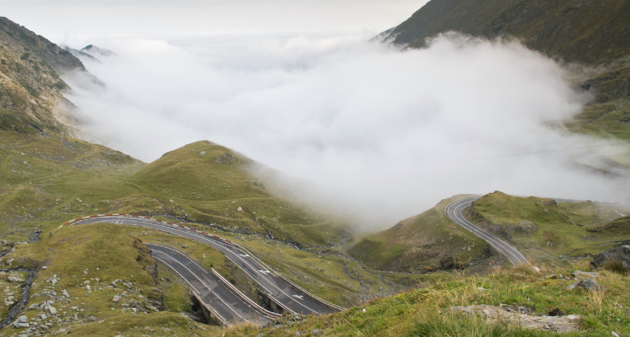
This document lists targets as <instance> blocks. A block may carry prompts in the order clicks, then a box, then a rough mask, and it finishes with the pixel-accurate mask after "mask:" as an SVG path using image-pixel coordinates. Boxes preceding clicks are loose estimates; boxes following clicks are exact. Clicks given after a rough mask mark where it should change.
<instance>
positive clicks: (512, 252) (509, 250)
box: [444, 196, 529, 266]
mask: <svg viewBox="0 0 630 337" xmlns="http://www.w3.org/2000/svg"><path fill="white" fill-rule="evenodd" d="M479 198H481V196H473V197H466V198H462V199H459V200H455V201H453V202H452V203H450V204H448V205H447V206H446V208H445V209H444V212H445V213H446V216H448V218H449V219H451V220H452V221H453V222H454V223H456V224H458V225H460V226H462V227H464V228H465V229H467V230H468V231H470V232H471V233H473V234H475V235H477V236H478V237H480V238H482V239H483V240H485V241H486V242H487V243H489V244H490V245H491V246H492V247H494V248H495V249H496V250H498V251H499V252H500V253H502V254H503V255H505V256H507V258H508V259H509V260H510V262H511V263H512V265H514V266H517V265H520V264H523V263H525V264H529V261H528V260H527V258H526V257H525V255H523V254H521V252H519V251H518V250H517V249H516V248H514V247H512V246H510V245H508V244H507V243H505V241H503V240H501V239H499V238H497V237H496V236H494V235H492V234H490V233H488V232H486V231H484V230H483V229H481V228H479V227H477V226H475V225H474V224H473V223H472V222H470V221H468V220H466V218H464V215H463V214H462V212H463V211H464V210H465V209H466V208H468V207H470V205H472V203H473V201H475V200H477V199H479Z"/></svg>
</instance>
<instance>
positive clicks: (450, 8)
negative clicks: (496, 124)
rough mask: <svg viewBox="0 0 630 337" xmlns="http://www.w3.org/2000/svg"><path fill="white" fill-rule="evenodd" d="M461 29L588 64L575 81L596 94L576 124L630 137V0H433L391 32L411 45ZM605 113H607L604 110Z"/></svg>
mask: <svg viewBox="0 0 630 337" xmlns="http://www.w3.org/2000/svg"><path fill="white" fill-rule="evenodd" d="M449 31H456V32H461V33H465V34H470V35H473V36H478V37H484V38H489V39H494V38H497V37H507V38H511V37H514V38H517V39H519V40H521V41H522V42H523V43H524V44H525V45H526V46H527V47H529V48H530V49H533V50H538V51H540V52H542V53H544V54H546V55H548V56H550V57H554V58H557V59H559V60H562V62H569V63H577V64H580V65H584V66H586V68H585V69H581V70H580V71H579V75H577V76H575V78H574V79H573V81H574V82H575V83H574V85H575V86H576V88H581V90H586V91H590V92H592V93H593V94H594V95H595V100H594V102H593V104H591V105H589V106H587V107H586V108H585V110H584V113H583V114H581V115H579V116H577V118H576V119H575V120H571V121H567V124H568V126H569V128H570V129H571V130H572V131H575V132H588V133H607V134H608V133H612V134H614V135H615V136H617V137H620V138H626V139H627V138H630V132H629V131H628V122H630V120H626V119H624V117H625V116H622V115H623V114H624V112H626V111H625V110H624V108H627V107H628V106H629V105H630V58H629V57H628V55H630V2H628V1H616V0H598V1H593V0H551V1H549V0H475V1H468V0H431V1H429V2H428V3H427V4H426V5H425V6H424V7H422V8H420V9H419V10H418V11H417V12H415V13H414V14H413V15H412V16H411V17H410V18H409V19H407V20H406V21H405V22H403V23H401V24H400V25H399V26H397V27H396V28H395V29H393V30H392V31H391V32H390V33H389V34H385V35H387V36H386V37H381V38H382V39H383V40H384V41H386V42H391V43H394V44H397V45H401V46H407V47H408V48H422V47H425V46H426V45H427V41H428V40H427V39H430V38H432V37H435V36H437V35H438V34H440V33H446V32H449ZM602 117H604V118H602Z"/></svg>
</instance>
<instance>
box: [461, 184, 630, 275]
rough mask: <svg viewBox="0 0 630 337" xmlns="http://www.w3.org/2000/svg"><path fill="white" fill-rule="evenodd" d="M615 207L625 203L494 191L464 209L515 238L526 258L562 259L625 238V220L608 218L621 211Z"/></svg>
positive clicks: (595, 250) (482, 223) (628, 235)
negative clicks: (573, 200) (570, 200)
mask: <svg viewBox="0 0 630 337" xmlns="http://www.w3.org/2000/svg"><path fill="white" fill-rule="evenodd" d="M615 210H617V211H618V212H622V213H623V212H626V211H628V208H627V207H626V208H623V207H608V206H601V205H597V204H595V203H593V202H576V203H562V202H561V203H558V202H556V201H555V200H553V199H544V198H536V197H528V198H522V197H515V196H510V195H507V194H504V193H501V192H494V193H491V194H487V195H485V196H483V197H482V198H481V199H479V200H477V201H475V202H474V203H473V205H472V206H471V207H470V208H469V209H467V210H466V211H465V215H466V217H467V218H468V219H469V220H470V221H472V222H473V223H475V224H476V225H478V226H480V227H482V228H484V229H486V230H488V231H489V232H491V233H493V234H495V235H497V236H498V237H500V238H502V239H504V240H507V241H509V242H511V243H512V244H514V245H515V246H516V248H518V249H519V250H520V251H521V252H523V253H524V254H525V255H526V256H527V257H529V258H530V259H535V260H539V261H541V260H542V261H552V262H554V263H562V261H563V260H565V259H566V258H571V257H573V258H575V257H580V256H587V255H594V254H597V253H599V252H601V251H604V250H607V249H610V248H612V247H613V246H616V245H619V244H620V243H621V242H623V241H624V240H629V239H630V230H628V229H624V224H627V222H625V221H626V220H624V219H620V220H615V221H613V222H610V221H612V220H614V219H616V218H618V217H619V214H618V213H617V212H615ZM560 256H562V258H561V257H560Z"/></svg>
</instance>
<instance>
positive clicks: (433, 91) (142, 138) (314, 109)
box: [66, 34, 627, 226]
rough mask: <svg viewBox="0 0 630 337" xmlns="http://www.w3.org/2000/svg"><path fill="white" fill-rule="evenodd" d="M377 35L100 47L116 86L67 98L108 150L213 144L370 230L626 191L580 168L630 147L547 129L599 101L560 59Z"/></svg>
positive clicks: (460, 42) (143, 154)
mask: <svg viewBox="0 0 630 337" xmlns="http://www.w3.org/2000/svg"><path fill="white" fill-rule="evenodd" d="M369 37H370V36H368V35H340V36H334V37H327V36H321V35H317V34H313V35H300V36H291V35H290V34H277V35H272V34H268V35H264V36H261V35H247V34H242V35H230V36H214V37H205V38H198V37H195V38H191V37H184V38H177V39H173V38H171V39H170V42H166V39H143V38H122V39H115V38H111V37H109V38H102V39H96V40H94V41H91V42H92V43H94V44H95V45H96V46H98V47H101V48H106V49H109V50H112V51H113V52H114V53H115V54H116V55H115V56H112V57H107V58H101V59H100V60H101V62H100V63H96V62H89V60H86V61H85V63H86V67H87V68H88V69H89V71H90V72H92V73H93V74H95V75H96V76H97V77H99V78H100V79H101V80H103V81H104V82H105V83H106V84H107V86H108V89H103V90H95V89H93V88H90V87H85V86H82V85H81V84H80V83H79V82H78V81H79V80H78V79H77V78H72V77H70V78H67V79H66V80H67V82H68V83H69V84H70V85H71V86H72V87H73V88H74V89H75V93H74V94H73V95H71V96H69V98H70V99H71V100H72V101H73V102H74V103H75V104H76V105H77V106H79V108H80V109H81V110H82V111H83V113H84V114H85V115H86V116H84V118H85V119H86V121H87V126H86V129H87V130H89V131H90V132H91V133H92V134H93V135H94V136H95V137H96V138H98V139H101V140H102V141H103V142H104V143H105V144H106V145H108V146H111V147H114V148H116V149H119V150H121V151H124V152H126V153H129V154H131V155H133V156H135V157H137V158H140V159H142V160H144V161H152V160H154V159H156V158H158V157H159V156H161V155H162V154H163V153H164V152H167V151H170V150H172V149H174V148H177V147H179V146H182V145H184V144H186V143H190V142H193V141H197V140H200V139H208V140H211V141H214V142H216V143H219V144H222V145H225V146H228V147H230V148H233V149H235V150H237V151H240V152H242V153H244V154H246V155H247V156H250V157H252V158H254V159H256V160H258V161H260V162H262V163H264V164H267V165H269V166H272V167H274V168H277V169H279V170H282V171H284V172H286V173H289V174H291V175H293V176H296V177H300V178H305V179H307V180H310V181H312V182H314V183H315V185H316V186H318V188H317V189H319V193H317V194H314V195H315V199H317V201H318V202H324V203H327V204H328V205H329V206H333V207H337V208H338V209H341V210H343V211H345V212H348V213H351V214H358V215H361V216H362V219H364V221H365V223H366V224H367V223H369V224H370V225H377V226H391V225H392V223H395V221H398V220H400V219H402V218H405V217H408V216H410V215H413V214H417V213H420V212H421V211H423V210H425V209H427V208H428V207H430V206H432V205H433V204H435V203H436V202H437V201H438V200H440V199H442V198H445V197H449V196H451V195H453V194H458V193H486V192H491V191H494V190H502V191H504V192H506V193H512V194H522V195H538V196H549V197H567V198H583V199H616V198H620V197H621V195H622V192H623V190H622V188H623V187H620V186H619V185H618V183H617V182H615V181H614V180H611V178H610V177H606V176H598V175H594V174H593V173H590V172H588V171H587V170H585V169H584V168H583V167H582V168H580V167H578V166H577V165H575V164H574V162H575V161H576V160H578V159H579V160H580V162H581V163H582V164H586V165H590V164H592V163H594V162H596V161H597V160H598V159H597V156H596V155H595V156H594V155H593V154H592V153H604V154H606V155H612V156H614V154H615V153H626V152H627V149H625V148H622V147H620V146H619V145H614V143H615V142H614V141H610V142H609V141H606V140H603V139H594V138H590V137H586V136H577V135H575V134H569V133H568V132H566V131H564V129H563V128H562V127H560V126H557V124H553V123H549V121H555V120H560V119H565V118H570V117H571V116H573V115H574V114H575V113H577V112H579V111H580V109H581V107H582V104H583V103H584V102H587V101H588V99H589V97H588V96H585V95H583V94H580V93H579V92H576V91H575V90H573V89H572V88H571V87H570V86H569V84H567V82H566V80H565V79H566V78H568V77H569V75H570V74H569V73H568V72H567V71H566V70H565V69H563V68H562V67H561V66H559V65H558V64H557V63H555V62H554V61H552V60H550V59H548V58H546V57H544V56H542V55H541V54H539V53H537V52H532V51H529V50H527V49H526V48H525V47H523V46H522V45H521V44H519V43H518V42H510V41H508V42H505V41H485V40H479V39H473V38H469V37H467V36H461V35H456V34H450V35H447V36H441V37H439V38H437V39H435V40H433V41H432V42H431V44H430V47H429V48H428V49H423V50H410V51H406V52H400V51H399V50H397V49H393V48H391V47H388V46H385V45H382V44H378V43H369V42H366V41H367V40H368V39H369ZM75 47H81V46H75ZM554 125H555V126H554ZM593 158H595V159H594V160H593ZM310 192H311V193H312V192H313V191H312V190H311V191H310ZM300 196H301V197H305V196H306V194H301V195H300ZM311 197H312V195H311Z"/></svg>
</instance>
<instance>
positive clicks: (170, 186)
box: [128, 141, 350, 246]
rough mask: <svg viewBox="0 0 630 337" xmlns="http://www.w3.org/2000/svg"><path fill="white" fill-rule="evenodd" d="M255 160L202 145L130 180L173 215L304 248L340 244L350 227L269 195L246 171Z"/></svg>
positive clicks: (175, 153)
mask: <svg viewBox="0 0 630 337" xmlns="http://www.w3.org/2000/svg"><path fill="white" fill-rule="evenodd" d="M254 165H257V164H256V163H255V162H253V161H252V160H251V159H249V158H247V157H245V156H243V155H241V154H239V153H236V152H234V151H232V150H230V149H228V148H225V147H223V146H220V145H216V144H214V143H211V142H207V141H201V142H196V143H193V144H189V145H186V146H184V147H182V148H180V149H177V150H175V151H171V152H168V153H166V154H164V155H163V156H162V157H161V158H160V159H158V160H156V161H155V162H153V163H151V164H149V165H147V166H145V167H143V168H142V169H140V170H139V171H138V172H136V173H135V174H133V175H131V176H130V177H129V179H128V180H129V182H130V183H132V184H134V185H136V186H138V187H139V188H141V189H142V190H143V192H144V193H145V195H150V196H154V197H156V198H159V199H160V201H162V202H163V203H164V204H165V207H166V209H167V211H168V213H169V214H173V215H175V216H177V217H180V218H185V219H187V220H189V221H193V222H202V223H208V224H212V225H213V226H218V227H221V228H224V229H226V230H229V231H233V232H239V233H260V234H265V235H269V236H271V237H274V238H277V239H279V240H283V241H288V242H293V243H295V244H297V245H300V246H321V245H329V244H335V243H339V242H342V240H344V239H345V238H348V237H349V236H350V234H349V233H348V231H347V229H346V228H347V226H345V224H344V223H343V222H341V221H338V220H335V219H334V218H332V217H330V216H329V215H327V214H322V213H318V212H316V211H313V210H310V209H308V208H306V207H304V206H302V205H299V204H295V203H293V202H290V201H288V200H285V199H282V198H279V197H276V196H274V195H271V194H270V193H269V192H268V191H267V190H266V188H265V186H264V185H263V184H262V183H261V182H260V181H258V180H257V179H256V178H255V177H253V176H252V175H251V173H250V170H248V168H250V167H252V166H254Z"/></svg>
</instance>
